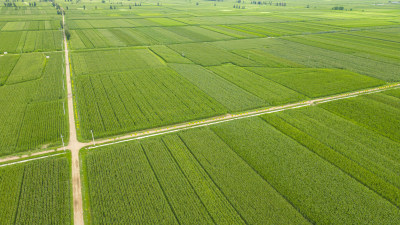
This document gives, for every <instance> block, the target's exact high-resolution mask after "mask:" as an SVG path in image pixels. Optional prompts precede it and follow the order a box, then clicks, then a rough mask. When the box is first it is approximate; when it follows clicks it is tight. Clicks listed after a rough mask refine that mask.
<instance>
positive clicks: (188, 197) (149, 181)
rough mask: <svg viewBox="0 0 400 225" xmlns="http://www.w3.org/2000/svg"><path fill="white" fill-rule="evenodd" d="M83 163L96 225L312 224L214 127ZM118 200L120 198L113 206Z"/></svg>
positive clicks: (89, 156)
mask: <svg viewBox="0 0 400 225" xmlns="http://www.w3.org/2000/svg"><path fill="white" fill-rule="evenodd" d="M83 158H84V161H83V163H84V166H85V167H86V168H87V171H84V175H85V177H86V182H84V186H85V189H84V190H87V192H88V193H87V194H86V196H88V198H87V199H86V198H85V199H86V202H85V204H86V207H87V208H88V212H89V214H90V217H89V216H87V217H86V222H87V223H89V224H90V223H92V224H97V223H99V221H102V222H104V223H108V222H111V221H113V222H114V223H115V222H117V223H127V222H128V223H131V224H161V223H162V224H191V223H195V224H225V223H226V224H274V223H284V224H307V223H308V222H307V220H306V219H305V218H304V217H302V216H301V214H300V213H299V212H298V211H296V209H294V208H293V207H292V206H291V205H290V204H289V203H288V202H287V201H286V200H285V199H284V198H283V197H282V196H281V195H280V194H279V193H278V192H276V191H275V190H274V188H273V187H272V186H270V185H269V184H268V183H267V182H266V181H265V180H263V179H262V178H261V177H260V176H259V175H258V174H257V173H255V172H254V171H253V170H252V168H251V167H249V166H248V165H247V164H246V163H245V162H244V161H243V160H242V159H241V158H240V157H238V156H237V155H236V154H235V153H234V152H232V151H231V149H230V148H229V147H228V146H227V145H226V144H225V143H224V142H223V141H222V140H221V139H219V138H218V136H216V135H215V134H214V133H213V132H212V131H210V130H208V129H202V130H197V131H189V132H185V133H182V134H180V135H169V136H165V137H162V138H152V139H146V140H144V141H141V142H131V143H127V144H120V145H113V146H109V147H104V148H101V149H99V150H95V151H89V152H86V153H85V155H83ZM105 171H108V172H107V174H108V175H105ZM249 184H251V185H249ZM110 198H112V199H115V200H116V201H107V204H105V202H106V201H105V200H106V199H110Z"/></svg>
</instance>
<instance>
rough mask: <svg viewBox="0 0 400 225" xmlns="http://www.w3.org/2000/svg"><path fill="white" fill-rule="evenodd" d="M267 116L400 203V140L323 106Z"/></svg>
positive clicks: (270, 121) (387, 197)
mask: <svg viewBox="0 0 400 225" xmlns="http://www.w3.org/2000/svg"><path fill="white" fill-rule="evenodd" d="M397 101H398V100H397ZM398 102H399V101H398ZM322 107H324V106H322ZM360 111H361V110H360ZM353 114H354V113H353ZM386 116H387V114H386ZM264 119H265V120H266V121H268V122H269V123H270V124H272V125H273V126H274V127H276V128H277V129H278V130H280V131H281V132H282V133H285V134H286V135H288V136H290V137H292V138H293V139H295V140H296V141H298V142H299V143H301V144H302V145H304V146H306V147H307V148H309V149H310V150H311V151H313V152H315V153H316V154H318V155H319V156H321V157H323V158H324V159H326V160H327V161H329V162H330V163H332V164H334V165H335V166H337V167H339V168H341V169H342V170H343V171H345V172H346V173H348V174H350V175H351V176H352V177H354V178H355V179H357V180H358V181H359V182H361V183H363V184H364V185H366V186H368V187H369V188H371V189H372V190H374V191H376V192H377V193H379V194H380V195H381V196H383V197H384V198H385V199H387V200H389V201H390V202H392V203H393V204H395V205H397V206H399V205H400V201H399V197H400V189H399V188H400V177H399V176H398V173H399V171H400V164H399V163H400V152H399V151H397V149H400V143H399V142H397V143H396V142H395V141H392V140H390V139H388V138H385V137H383V136H381V135H380V134H379V133H376V132H373V131H371V130H369V129H366V128H364V127H362V126H358V125H356V124H355V123H353V122H351V121H349V120H346V119H345V118H342V117H341V116H339V115H335V114H333V113H331V112H329V111H326V110H324V109H322V108H320V107H312V108H308V109H301V110H293V111H286V112H284V113H279V114H274V115H267V116H264ZM383 126H384V127H385V128H386V129H393V128H392V127H390V126H387V125H383Z"/></svg>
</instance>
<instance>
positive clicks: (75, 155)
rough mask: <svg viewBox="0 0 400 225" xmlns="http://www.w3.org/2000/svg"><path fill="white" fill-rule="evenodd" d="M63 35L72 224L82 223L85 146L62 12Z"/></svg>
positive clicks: (79, 224) (78, 224)
mask: <svg viewBox="0 0 400 225" xmlns="http://www.w3.org/2000/svg"><path fill="white" fill-rule="evenodd" d="M63 36H64V51H65V75H66V78H67V95H68V117H69V144H68V146H67V147H66V148H67V149H69V150H71V163H72V165H71V168H72V194H73V207H74V224H75V225H81V224H82V225H83V204H82V189H81V175H80V166H79V149H81V148H82V147H84V146H85V144H83V143H80V142H79V141H78V139H77V136H76V129H75V115H74V102H73V96H72V84H71V72H70V64H69V55H68V44H67V37H66V35H65V16H64V14H63Z"/></svg>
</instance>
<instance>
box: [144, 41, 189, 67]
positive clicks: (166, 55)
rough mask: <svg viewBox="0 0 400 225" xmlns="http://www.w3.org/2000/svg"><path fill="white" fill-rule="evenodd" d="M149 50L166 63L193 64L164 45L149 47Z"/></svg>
mask: <svg viewBox="0 0 400 225" xmlns="http://www.w3.org/2000/svg"><path fill="white" fill-rule="evenodd" d="M150 49H151V51H153V52H154V53H155V54H157V55H158V56H160V57H161V58H162V59H163V60H164V61H165V62H167V63H193V62H192V61H190V60H189V59H188V58H185V57H184V56H182V55H181V54H179V53H177V52H175V51H174V50H172V49H170V48H168V47H167V46H165V45H155V46H151V47H150Z"/></svg>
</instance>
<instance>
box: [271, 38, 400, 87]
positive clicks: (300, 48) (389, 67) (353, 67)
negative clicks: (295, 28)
mask: <svg viewBox="0 0 400 225" xmlns="http://www.w3.org/2000/svg"><path fill="white" fill-rule="evenodd" d="M266 51H267V52H269V53H271V54H274V55H276V56H279V57H282V58H285V59H287V60H290V61H293V62H296V63H299V64H303V65H306V66H308V67H312V68H340V69H347V70H350V71H353V72H356V73H359V74H364V75H368V76H371V77H375V78H378V79H382V80H385V81H396V80H398V78H399V73H400V72H399V71H400V66H399V65H396V64H393V63H390V62H383V61H381V60H379V61H378V60H375V59H373V58H370V57H365V56H358V55H355V54H349V53H343V52H339V51H332V50H328V49H324V48H319V47H314V46H310V45H305V44H300V43H297V42H294V41H288V40H278V39H273V40H271V39H269V43H268V48H266Z"/></svg>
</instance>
